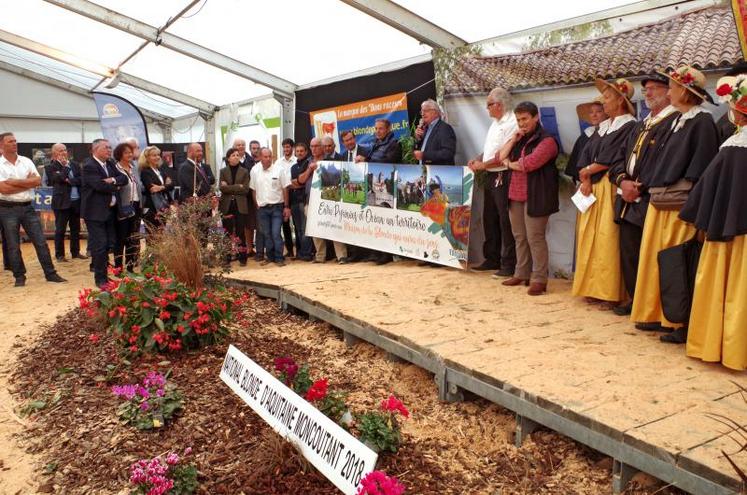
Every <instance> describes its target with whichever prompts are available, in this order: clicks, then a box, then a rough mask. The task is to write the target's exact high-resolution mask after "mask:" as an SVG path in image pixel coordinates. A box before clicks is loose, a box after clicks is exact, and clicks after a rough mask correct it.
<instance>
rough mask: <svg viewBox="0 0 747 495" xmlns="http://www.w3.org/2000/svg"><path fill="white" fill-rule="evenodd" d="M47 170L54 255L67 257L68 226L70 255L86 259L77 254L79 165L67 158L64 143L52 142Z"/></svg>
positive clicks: (78, 248) (78, 250) (63, 259)
mask: <svg viewBox="0 0 747 495" xmlns="http://www.w3.org/2000/svg"><path fill="white" fill-rule="evenodd" d="M47 170H48V171H47V178H48V179H47V180H48V181H49V184H51V185H52V211H53V212H54V255H55V258H57V261H67V259H66V258H65V231H66V230H67V229H68V226H69V227H70V254H71V255H72V257H73V258H79V259H86V256H83V255H81V254H80V189H81V170H80V165H78V164H77V163H75V162H73V161H70V160H68V156H67V147H66V146H65V145H64V144H62V143H57V144H54V145H53V146H52V162H51V163H50V164H49V167H48V169H47Z"/></svg>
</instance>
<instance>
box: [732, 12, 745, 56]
mask: <svg viewBox="0 0 747 495" xmlns="http://www.w3.org/2000/svg"><path fill="white" fill-rule="evenodd" d="M731 10H732V12H734V20H735V21H736V23H737V33H738V34H739V43H740V45H741V46H742V57H744V58H747V38H745V34H746V33H747V0H731Z"/></svg>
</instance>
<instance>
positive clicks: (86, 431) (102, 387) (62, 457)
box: [12, 296, 678, 495]
mask: <svg viewBox="0 0 747 495" xmlns="http://www.w3.org/2000/svg"><path fill="white" fill-rule="evenodd" d="M237 297H238V296H237ZM234 300H236V299H234ZM232 312H233V314H234V318H240V319H242V322H241V324H236V325H229V330H231V343H233V344H234V345H236V346H237V347H238V348H239V349H241V350H242V351H243V352H244V353H246V354H247V355H248V356H250V357H251V358H252V359H253V360H255V361H256V362H257V363H259V364H260V365H261V366H263V367H264V368H265V369H267V370H272V369H274V367H275V362H274V361H275V359H276V358H277V357H278V356H293V358H294V359H295V360H297V362H299V363H308V365H309V369H310V371H311V374H313V375H314V377H313V378H316V379H317V380H319V379H325V378H326V379H327V380H328V384H329V386H330V387H334V389H336V390H344V391H346V392H347V397H346V399H345V401H346V404H347V406H349V407H350V408H351V409H352V410H354V411H381V401H382V399H385V400H386V401H387V407H386V408H387V410H391V409H394V410H399V406H398V405H397V404H396V403H394V402H391V403H389V401H388V399H386V398H388V397H389V395H390V394H393V395H394V396H396V397H398V398H400V399H401V400H402V402H404V404H406V405H407V413H408V415H409V416H410V419H408V420H407V421H404V422H402V425H401V428H402V432H401V434H402V439H403V442H402V443H401V445H400V447H399V449H398V451H397V452H396V454H395V453H390V454H386V455H382V456H381V458H380V461H379V464H378V466H377V468H378V469H380V470H382V471H384V472H386V473H387V475H389V476H394V477H396V478H397V479H398V480H399V482H400V483H401V484H402V485H404V486H405V487H406V492H405V493H406V494H407V493H412V494H439V495H441V494H467V493H468V494H489V495H493V494H494V493H496V491H497V490H500V493H501V494H502V495H506V494H519V493H522V494H526V493H558V494H561V493H562V494H567V493H574V494H589V495H591V494H598V493H605V492H609V491H610V470H611V467H610V466H611V463H610V462H609V459H608V458H606V457H604V456H601V455H598V454H595V453H593V452H591V451H590V450H588V449H586V448H584V447H581V446H579V445H577V444H575V443H574V442H572V441H570V440H568V439H566V438H563V437H561V436H560V435H557V434H555V433H552V432H547V431H538V432H536V433H534V434H532V436H531V439H529V440H528V441H527V442H526V443H525V446H524V447H522V448H521V449H517V448H515V447H514V446H513V443H512V441H511V438H510V432H511V430H512V428H513V424H514V418H513V415H512V414H511V413H509V412H507V411H504V410H502V409H500V408H499V407H497V406H495V405H493V404H490V403H488V402H485V401H482V400H477V401H473V402H467V403H458V404H444V403H440V402H438V400H437V394H436V387H435V385H434V383H433V380H432V377H431V375H429V374H428V373H427V372H425V371H423V370H420V369H418V368H416V367H414V366H412V365H407V364H396V363H391V362H389V361H387V360H386V358H385V355H384V353H383V352H381V351H379V350H377V349H375V348H373V347H371V346H369V345H366V344H360V345H356V346H355V347H353V348H347V347H346V346H345V345H344V343H343V342H341V341H340V339H339V336H338V335H337V334H336V332H334V331H333V330H332V329H331V328H329V327H328V326H327V325H325V324H321V323H311V322H308V321H306V320H304V319H302V318H299V317H296V316H291V315H288V314H285V313H281V312H280V311H279V310H278V308H277V305H276V303H275V302H274V301H267V300H260V299H258V298H256V297H255V296H251V298H250V299H249V300H248V301H243V302H241V303H235V304H234V306H233V308H232ZM91 334H97V335H100V339H99V342H98V343H93V342H90V341H89V335H91ZM225 347H226V346H225V344H220V345H215V344H213V345H207V346H205V347H203V348H202V349H200V350H199V351H189V350H183V351H181V352H171V353H168V354H166V355H162V354H158V353H154V354H151V353H143V354H142V356H140V358H139V359H138V360H132V361H129V360H128V361H127V362H123V361H122V359H121V358H120V352H121V350H122V346H121V344H120V342H119V341H118V340H116V339H113V338H111V337H110V336H108V335H105V334H101V332H100V328H99V326H98V324H97V322H95V321H93V320H91V319H90V318H88V317H87V316H86V314H85V313H84V312H82V311H81V310H76V311H73V312H71V313H69V314H68V315H66V316H65V317H64V318H61V319H60V320H59V321H58V323H57V324H56V325H55V326H54V327H51V328H49V329H47V330H46V331H45V333H44V335H42V337H41V338H40V339H39V340H38V341H37V342H36V344H34V345H33V346H31V347H29V348H27V349H25V350H23V351H22V352H21V353H20V356H19V360H18V363H17V367H16V371H15V373H14V375H13V377H12V379H13V381H14V384H15V387H16V395H17V398H18V400H19V402H28V401H33V400H35V399H39V398H41V397H59V399H58V400H56V401H54V403H53V401H51V400H50V401H47V405H46V407H43V408H40V409H38V410H37V411H36V412H34V413H33V414H32V415H31V416H30V417H29V421H30V427H29V430H28V435H27V437H26V438H25V444H26V445H27V446H28V449H29V450H30V451H32V452H37V453H40V454H42V455H43V456H44V458H45V466H40V479H41V481H40V484H41V486H40V487H39V490H37V491H40V492H43V493H51V492H65V493H70V494H83V493H118V492H121V491H122V490H123V489H128V488H131V487H132V485H131V484H130V476H131V471H130V467H131V466H132V465H133V464H135V463H137V462H138V461H140V460H146V461H148V460H150V459H153V458H154V457H157V456H159V455H160V456H161V458H162V459H165V456H166V455H167V453H168V452H183V451H184V449H185V448H186V447H192V453H191V454H190V456H189V457H188V461H189V463H190V464H193V465H194V466H195V468H196V469H197V471H198V472H199V476H198V481H199V488H198V489H197V492H196V493H209V494H236V493H241V492H243V493H246V494H263V495H268V494H283V495H285V494H295V493H298V494H300V493H313V494H319V495H326V494H330V495H332V494H338V493H339V491H338V490H337V489H336V488H335V487H334V486H332V485H331V484H330V483H329V482H328V481H327V480H326V479H325V478H324V477H323V476H322V475H320V474H319V473H317V472H316V471H315V470H314V469H313V468H310V467H309V466H308V465H305V464H304V463H303V462H302V459H299V458H298V457H297V456H295V457H294V454H293V449H292V447H289V446H288V444H287V443H285V442H282V440H281V439H280V438H279V436H278V435H277V434H275V433H274V432H273V431H272V430H271V429H270V428H269V427H267V426H266V424H265V423H264V422H263V421H262V420H261V419H259V418H258V417H257V416H256V415H255V414H254V413H253V412H252V411H251V410H250V409H249V408H248V407H247V406H246V405H245V404H244V403H243V402H242V401H241V400H240V399H238V397H237V396H236V395H235V394H233V393H232V392H231V391H230V390H229V389H228V388H227V387H226V386H225V385H224V384H223V383H222V382H221V381H220V379H219V372H220V369H221V366H222V363H223V357H224V355H225V351H226V348H225ZM127 363H130V364H127ZM299 368H300V367H299ZM169 369H172V370H173V372H172V374H171V375H170V376H169V380H170V381H171V380H173V382H174V383H175V384H178V386H179V389H180V391H181V392H182V395H183V397H182V400H183V405H184V410H183V412H182V413H181V414H179V415H178V416H177V417H176V418H175V419H174V421H173V422H172V423H171V424H170V425H169V426H168V427H167V428H158V429H153V430H152V431H150V432H147V433H143V432H140V431H138V430H137V429H135V428H132V427H130V426H127V425H122V424H121V423H120V421H119V420H118V418H117V416H116V410H117V408H118V406H119V405H120V403H121V399H120V398H118V397H116V396H115V395H114V394H112V391H111V386H112V385H115V384H119V385H121V384H132V383H138V382H140V383H141V381H142V379H143V378H144V377H147V375H148V373H149V372H151V371H154V370H157V371H159V372H161V373H165V372H166V371H167V370H169ZM311 383H312V384H313V383H314V381H313V380H312V381H311ZM321 388H322V386H321V385H319V386H318V387H317V389H318V392H319V393H321ZM306 392H307V393H308V390H307V391H306ZM329 393H330V390H329V388H328V390H327V394H329ZM399 414H400V413H399V412H398V413H397V415H399ZM608 464H609V465H608ZM374 481H375V480H374ZM380 485H381V484H380V483H379V485H378V486H380ZM387 486H389V485H387ZM375 488H376V486H374V485H371V487H370V489H371V490H373V489H375ZM657 490H659V489H658V487H655V488H652V489H649V490H642V489H637V488H636V487H635V486H634V487H632V488H629V490H628V492H627V493H630V494H645V493H648V494H651V493H654V492H657V493H658V494H659V495H667V494H673V493H678V492H677V491H676V490H674V489H670V488H666V489H663V490H659V491H657ZM369 493H370V491H369Z"/></svg>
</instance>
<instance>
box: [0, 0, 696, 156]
mask: <svg viewBox="0 0 747 495" xmlns="http://www.w3.org/2000/svg"><path fill="white" fill-rule="evenodd" d="M688 3H689V2H688V1H685V0H646V1H641V2H636V3H629V2H628V0H598V1H597V2H594V3H589V2H579V1H577V2H557V1H551V0H534V1H533V2H531V3H530V4H527V3H521V2H511V3H509V2H487V1H484V0H461V1H460V2H459V3H458V4H454V3H453V2H447V1H445V0H397V1H391V0H340V1H338V0H314V1H293V0H274V1H255V0H157V1H154V0H97V1H96V2H91V1H88V0H23V1H18V0H0V94H2V100H1V101H2V103H1V104H0V131H3V130H15V131H16V132H18V133H19V138H20V139H21V140H23V139H24V135H23V132H22V131H19V130H18V127H20V128H21V129H28V128H29V126H32V127H34V129H39V128H42V129H45V133H46V134H45V135H49V136H59V135H60V133H59V131H61V130H62V128H61V127H60V126H61V124H60V122H61V121H73V122H75V124H74V125H78V126H79V129H78V130H76V131H75V132H76V133H77V134H75V135H76V136H79V137H78V139H74V140H75V141H80V140H81V139H83V140H88V139H89V138H90V136H91V134H95V133H96V127H97V122H96V121H97V119H96V117H95V108H94V107H93V103H92V100H91V99H90V91H92V90H94V89H98V90H106V91H110V92H113V93H115V94H119V95H121V96H123V97H125V98H127V99H129V100H130V101H132V102H133V103H134V104H135V105H137V106H138V107H140V108H141V109H142V110H143V111H144V113H145V115H146V117H147V119H148V120H149V123H150V126H153V128H157V129H158V131H159V132H160V133H161V134H160V135H159V137H160V138H161V140H162V141H165V142H169V141H173V142H187V141H192V140H205V141H208V142H209V143H211V144H212V150H213V153H220V152H221V151H222V143H220V142H217V143H216V133H217V134H218V136H220V132H219V129H220V126H221V125H225V124H227V123H230V122H231V121H233V120H235V118H236V114H237V106H240V105H246V104H250V103H252V102H261V101H267V100H269V101H272V102H273V103H272V104H273V105H275V106H276V107H277V115H279V116H281V117H282V126H281V135H291V134H292V129H293V104H294V91H296V90H298V89H303V88H308V87H313V86H315V85H319V84H323V83H326V82H329V81H332V80H339V79H344V78H347V77H352V76H354V75H361V74H365V73H375V72H380V71H383V70H390V69H392V68H395V67H404V66H407V65H409V64H412V63H414V62H416V61H422V60H428V59H429V58H430V56H431V50H432V49H433V48H453V47H458V46H463V45H466V44H470V43H477V42H479V43H481V46H483V47H484V48H485V50H487V51H491V50H492V51H496V50H498V51H500V50H504V49H511V48H510V46H511V45H510V43H509V44H508V45H506V43H503V42H506V41H510V40H511V39H515V38H516V37H517V36H526V35H531V34H533V33H541V32H544V31H549V30H553V29H558V28H562V27H568V26H573V25H576V24H580V23H584V22H589V21H594V20H602V19H615V20H618V21H619V23H620V24H621V25H623V24H625V22H624V20H628V19H634V20H633V21H632V22H646V21H650V15H651V14H649V18H648V19H645V18H635V16H636V15H638V16H639V17H640V16H641V15H644V17H645V15H646V13H649V12H655V10H654V9H660V10H661V9H662V8H674V9H679V8H680V7H681V6H685V5H686V4H688ZM564 19H565V20H564ZM538 25H540V26H539V27H536V26H538ZM625 27H629V25H625ZM506 33H508V34H506ZM495 35H500V36H498V37H497V38H489V37H490V36H495ZM506 46H509V48H506ZM341 74H342V75H341ZM105 87H110V89H104V88H105ZM52 88H53V89H54V91H56V92H54V91H52ZM61 91H63V92H61ZM61 95H63V96H61ZM275 102H276V103H275ZM255 112H256V109H255ZM30 119H31V120H30ZM44 120H46V121H48V122H46V123H44V122H42V121H44ZM24 125H25V127H24ZM86 126H88V127H86ZM11 127H13V129H10V128H11ZM37 135H38V134H35V136H37ZM63 135H65V134H64V133H63ZM56 139H57V138H56V137H50V138H49V139H47V140H48V141H51V140H56ZM71 140H72V139H71ZM153 140H154V141H158V139H153ZM213 156H216V155H213ZM214 163H215V162H214Z"/></svg>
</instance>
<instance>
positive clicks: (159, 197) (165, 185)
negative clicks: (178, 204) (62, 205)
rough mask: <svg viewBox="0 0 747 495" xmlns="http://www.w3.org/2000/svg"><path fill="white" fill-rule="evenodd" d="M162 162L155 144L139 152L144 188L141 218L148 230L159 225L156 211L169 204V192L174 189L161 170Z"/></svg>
mask: <svg viewBox="0 0 747 495" xmlns="http://www.w3.org/2000/svg"><path fill="white" fill-rule="evenodd" d="M162 163H163V161H162V160H161V150H160V149H158V148H157V147H156V146H148V147H147V148H145V149H144V150H143V152H142V153H140V158H139V160H138V166H139V168H140V180H141V181H142V182H143V188H144V189H145V192H144V194H143V197H144V207H143V219H144V220H145V225H146V227H147V228H148V231H151V230H153V229H156V228H158V227H160V226H161V221H160V220H159V218H158V213H159V212H161V211H163V210H165V209H167V208H168V207H169V206H170V205H171V195H170V194H169V193H170V192H171V191H172V190H173V189H174V183H173V182H172V180H171V177H169V176H167V175H166V174H164V173H163V172H162V171H161V164H162Z"/></svg>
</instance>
